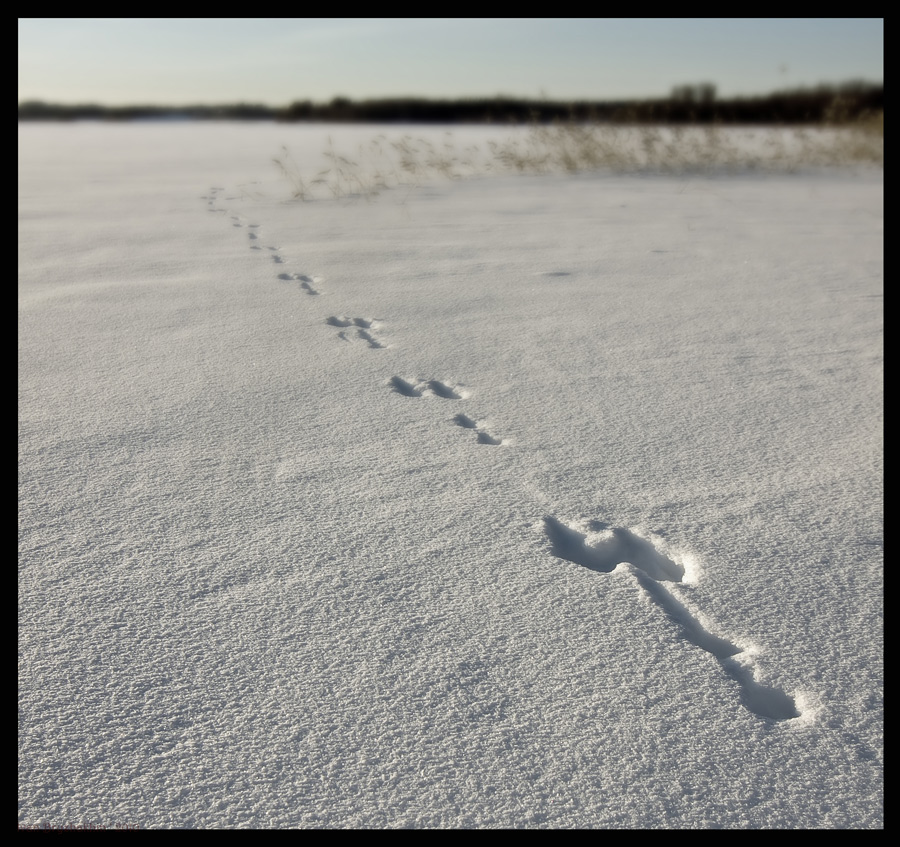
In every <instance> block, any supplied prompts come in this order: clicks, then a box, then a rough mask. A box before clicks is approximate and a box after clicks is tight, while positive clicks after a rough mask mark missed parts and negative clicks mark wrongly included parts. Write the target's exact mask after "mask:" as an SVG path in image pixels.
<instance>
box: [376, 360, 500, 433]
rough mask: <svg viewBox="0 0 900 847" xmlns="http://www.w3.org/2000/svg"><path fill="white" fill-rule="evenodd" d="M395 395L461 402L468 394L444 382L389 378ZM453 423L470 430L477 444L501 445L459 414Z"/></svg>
mask: <svg viewBox="0 0 900 847" xmlns="http://www.w3.org/2000/svg"><path fill="white" fill-rule="evenodd" d="M388 384H389V385H390V386H391V388H393V389H394V391H395V392H397V394H402V395H403V396H404V397H422V396H423V395H424V394H431V395H433V396H434V397H439V398H440V399H442V400H463V399H465V398H466V397H467V396H468V394H467V392H465V391H464V390H463V389H461V388H459V387H458V386H457V387H451V386H450V385H448V384H447V383H445V382H440V381H439V380H436V379H427V380H426V379H420V380H418V381H417V382H410V381H409V380H406V379H403V378H402V377H399V376H395V377H391V379H390V380H389V383H388ZM453 423H455V424H456V425H457V426H461V427H462V428H463V429H470V430H472V431H473V432H474V433H475V441H476V443H478V444H489V445H491V446H492V447H497V446H499V445H501V444H503V441H502V439H500V438H497V437H495V436H493V435H491V433H489V432H488V431H487V430H485V429H483V428H482V426H481V424H480V423H479V422H478V421H476V420H475V419H474V418H471V417H469V416H468V415H465V414H463V413H462V412H460V413H459V414H458V415H455V416H454V417H453Z"/></svg>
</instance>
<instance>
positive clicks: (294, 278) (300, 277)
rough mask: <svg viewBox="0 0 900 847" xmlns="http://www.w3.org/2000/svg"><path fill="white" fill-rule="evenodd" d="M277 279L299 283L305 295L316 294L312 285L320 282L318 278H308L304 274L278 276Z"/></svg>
mask: <svg viewBox="0 0 900 847" xmlns="http://www.w3.org/2000/svg"><path fill="white" fill-rule="evenodd" d="M278 278H279V279H283V280H285V281H286V282H299V283H300V287H301V288H302V289H303V290H304V291H305V292H306V293H307V294H318V293H319V292H318V291H317V290H316V289H315V288H313V283H319V282H321V281H322V280H321V278H320V277H310V276H307V275H306V274H278Z"/></svg>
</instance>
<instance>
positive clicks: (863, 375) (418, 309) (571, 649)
mask: <svg viewBox="0 0 900 847" xmlns="http://www.w3.org/2000/svg"><path fill="white" fill-rule="evenodd" d="M414 131H415V132H416V133H417V134H418V135H427V134H428V133H432V134H433V135H434V137H435V139H440V138H442V137H444V136H443V130H437V129H434V130H420V129H416V130H414ZM401 132H402V128H398V130H397V133H398V134H400V133H401ZM498 132H501V131H500V130H496V129H495V130H488V129H462V130H454V134H455V136H456V137H457V138H458V139H459V141H460V143H461V144H463V143H465V144H469V143H473V144H475V143H477V144H482V145H483V144H484V142H485V141H486V139H487V138H488V137H490V136H491V133H494V134H497V133H498ZM373 133H374V130H373V128H371V127H370V128H363V127H346V128H343V129H335V128H333V127H332V128H327V127H298V126H278V125H272V124H266V125H256V126H254V125H246V124H233V125H232V124H224V125H223V124H207V125H192V124H170V125H160V124H146V125H139V124H131V125H100V124H74V125H67V126H58V125H54V126H38V125H20V127H19V238H18V241H19V324H18V326H19V475H20V481H19V807H18V815H19V826H20V828H22V827H74V826H96V827H139V828H149V827H156V828H180V827H189V828H224V827H237V828H264V827H268V828H288V827H309V828H313V827H331V828H351V827H370V828H393V827H416V828H429V827H445V828H451V827H452V828H462V827H483V828H488V827H491V828H499V827H515V828H529V827H533V828H616V827H620V828H880V827H882V826H883V795H882V791H883V772H882V762H883V718H884V714H883V701H882V694H883V691H882V688H883V668H882V660H883V629H882V626H883V616H882V609H883V606H882V555H883V523H882V449H883V436H882V424H883V415H882V403H883V390H882V376H883V360H882V349H883V348H882V344H883V337H882V305H883V303H882V289H883V173H882V171H881V170H838V169H832V170H822V169H818V170H810V171H805V172H804V171H801V172H799V173H792V174H781V175H778V174H773V173H768V174H767V173H760V174H756V175H748V174H744V175H742V174H732V175H722V176H715V177H714V176H709V175H705V176H701V175H693V176H692V175H689V174H681V175H678V174H675V175H668V176H667V175H650V174H646V173H645V174H627V175H624V174H623V175H615V174H609V173H606V174H603V173H599V174H582V175H579V176H571V175H543V176H534V175H532V176H515V175H507V176H491V177H487V178H473V179H468V180H462V181H456V182H451V181H449V180H443V181H442V180H440V179H435V180H433V181H431V182H428V183H424V184H422V185H421V186H419V187H417V188H415V189H414V190H408V189H405V188H395V189H393V190H391V191H387V192H384V193H382V194H381V196H379V197H378V198H376V199H374V200H372V201H367V200H360V199H353V198H346V197H345V198H343V199H339V200H330V201H329V200H317V201H314V202H306V203H299V202H286V197H287V196H288V194H289V186H288V184H287V182H286V181H285V180H284V179H282V177H281V176H280V175H279V174H278V172H277V170H276V169H275V167H274V165H273V164H272V158H273V156H275V155H277V154H278V152H279V150H281V148H282V145H284V146H286V147H287V148H288V149H289V150H290V151H291V153H292V155H293V157H294V161H296V162H297V163H298V165H299V166H300V167H301V168H309V169H310V170H311V171H312V172H314V171H315V169H316V167H317V166H318V163H319V162H320V161H321V154H322V151H323V150H324V149H326V145H327V136H328V135H329V134H330V135H332V136H333V138H334V140H335V143H336V146H337V147H340V146H341V144H346V146H347V147H348V148H352V147H353V145H354V144H356V143H357V142H359V141H360V140H362V139H364V138H365V137H368V136H371V135H372V134H373ZM388 134H389V135H390V134H391V132H390V131H389V132H388Z"/></svg>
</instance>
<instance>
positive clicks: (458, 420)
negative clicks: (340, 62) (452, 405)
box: [453, 413, 503, 447]
mask: <svg viewBox="0 0 900 847" xmlns="http://www.w3.org/2000/svg"><path fill="white" fill-rule="evenodd" d="M453 423H455V424H456V425H457V426H461V427H463V429H472V430H474V431H475V441H476V442H477V443H478V444H489V445H491V446H492V447H497V446H499V445H500V444H502V443H503V441H502V440H501V439H499V438H495V437H494V436H493V435H491V434H490V433H489V432H487V431H486V430H484V429H479V425H478V421H475V420H472V418H470V417H469V416H468V415H464V414H462V413H460V414H458V415H456V416H455V417H454V418H453Z"/></svg>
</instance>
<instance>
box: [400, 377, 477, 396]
mask: <svg viewBox="0 0 900 847" xmlns="http://www.w3.org/2000/svg"><path fill="white" fill-rule="evenodd" d="M389 384H390V386H391V388H393V389H394V391H396V392H397V393H398V394H402V395H403V396H404V397H421V396H422V395H423V394H432V395H434V396H435V397H440V398H441V399H443V400H462V395H461V394H457V393H456V391H455V390H454V389H453V388H451V387H450V386H449V385H447V384H446V383H443V382H439V381H438V380H436V379H429V380H420V381H419V382H408V381H407V380H405V379H402V378H401V377H399V376H394V377H391V379H390V381H389Z"/></svg>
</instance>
